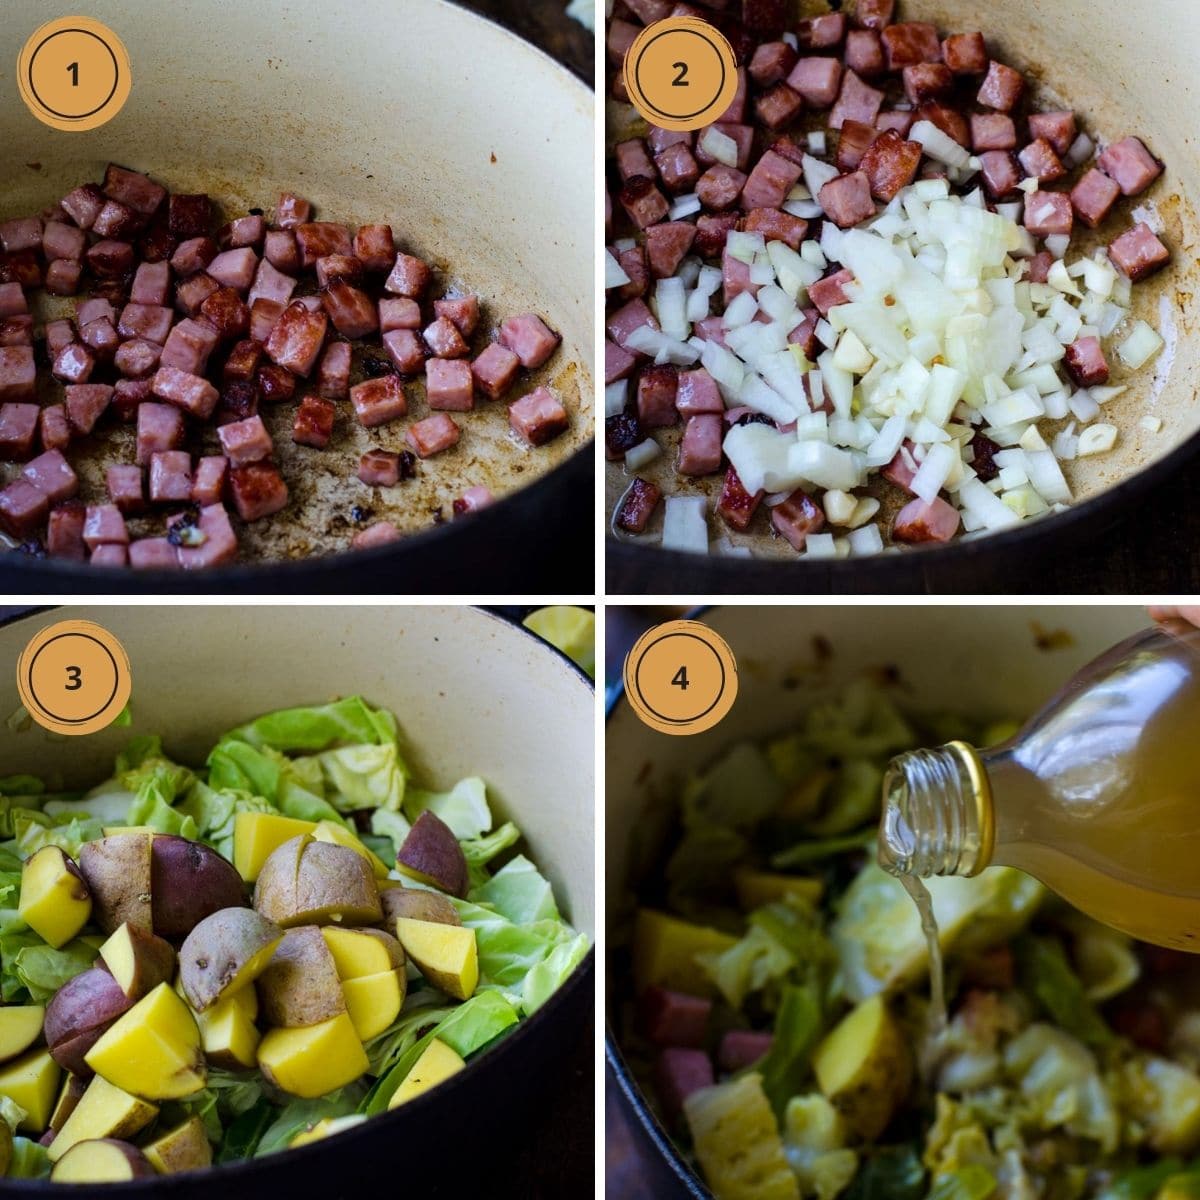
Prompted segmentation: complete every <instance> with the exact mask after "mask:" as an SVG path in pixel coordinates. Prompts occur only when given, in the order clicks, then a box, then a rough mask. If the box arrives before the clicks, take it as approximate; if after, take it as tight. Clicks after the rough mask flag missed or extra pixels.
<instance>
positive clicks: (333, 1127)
mask: <svg viewBox="0 0 1200 1200" xmlns="http://www.w3.org/2000/svg"><path fill="white" fill-rule="evenodd" d="M366 1119H367V1118H366V1117H359V1116H349V1117H322V1118H321V1119H320V1120H319V1121H318V1122H317V1123H316V1124H315V1125H314V1126H313V1127H312V1128H311V1129H304V1130H301V1132H300V1133H298V1134H296V1136H295V1137H294V1138H292V1140H291V1141H290V1142H288V1149H292V1148H294V1147H296V1146H307V1145H308V1144H309V1142H319V1141H322V1140H323V1139H324V1138H327V1137H333V1135H334V1134H335V1133H341V1132H342V1130H344V1129H353V1128H354V1126H355V1125H361V1124H362V1123H363V1122H364V1121H365V1120H366Z"/></svg>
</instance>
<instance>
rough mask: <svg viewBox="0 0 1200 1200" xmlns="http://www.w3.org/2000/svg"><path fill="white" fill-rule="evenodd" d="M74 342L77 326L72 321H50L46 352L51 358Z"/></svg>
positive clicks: (47, 324)
mask: <svg viewBox="0 0 1200 1200" xmlns="http://www.w3.org/2000/svg"><path fill="white" fill-rule="evenodd" d="M73 341H75V326H74V325H72V324H71V322H70V321H48V322H47V323H46V350H47V351H48V352H49V354H50V357H51V358H54V357H56V356H57V355H58V352H59V351H60V350H61V349H62V348H63V347H64V346H69V345H70V344H71V343H72V342H73ZM0 382H2V381H0Z"/></svg>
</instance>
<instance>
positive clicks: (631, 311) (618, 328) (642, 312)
mask: <svg viewBox="0 0 1200 1200" xmlns="http://www.w3.org/2000/svg"><path fill="white" fill-rule="evenodd" d="M605 324H606V328H607V329H608V336H609V337H610V338H612V340H613V341H614V342H616V343H617V345H618V346H624V345H625V340H626V339H627V338H628V337H629V335H630V334H631V333H632V332H633V331H634V330H635V329H641V328H642V326H644V325H648V326H650V328H651V329H657V328H658V327H659V326H658V321H657V320H656V319H655V317H654V314H653V313H652V312H651V311H650V309H649V308H647V307H646V304H645V302H644V301H642V300H631V301H630V302H629V303H628V304H626V305H625V306H624V307H623V308H619V309H617V311H616V312H614V313H610V314H609V315H608V317H607V318H606V322H605Z"/></svg>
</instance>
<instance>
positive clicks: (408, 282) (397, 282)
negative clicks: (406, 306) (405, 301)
mask: <svg viewBox="0 0 1200 1200" xmlns="http://www.w3.org/2000/svg"><path fill="white" fill-rule="evenodd" d="M432 279H433V272H432V271H431V270H430V269H429V267H428V265H427V264H426V263H424V262H422V261H421V260H420V259H419V258H416V257H415V256H414V255H411V254H404V253H400V254H397V255H396V261H395V263H394V264H393V265H392V271H391V274H390V275H388V277H387V281H386V282H385V283H384V285H383V288H384V291H387V292H391V293H392V295H394V296H408V297H409V298H410V299H412V300H420V299H421V297H422V296H423V295H424V294H425V292H426V290H427V289H428V287H429V284H430V281H431V280H432Z"/></svg>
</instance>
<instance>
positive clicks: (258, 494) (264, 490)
mask: <svg viewBox="0 0 1200 1200" xmlns="http://www.w3.org/2000/svg"><path fill="white" fill-rule="evenodd" d="M229 490H230V491H231V492H232V494H233V503H234V507H235V508H236V509H237V511H238V516H239V517H241V518H242V520H243V521H257V520H260V519H261V518H262V517H269V516H271V515H272V514H273V513H277V512H279V510H280V509H282V508H283V507H285V506H286V504H287V502H288V488H287V484H286V483H284V481H283V476H282V475H280V473H279V468H278V467H277V466H275V464H274V463H270V462H256V463H249V464H247V465H246V466H244V467H232V468H230V471H229Z"/></svg>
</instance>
